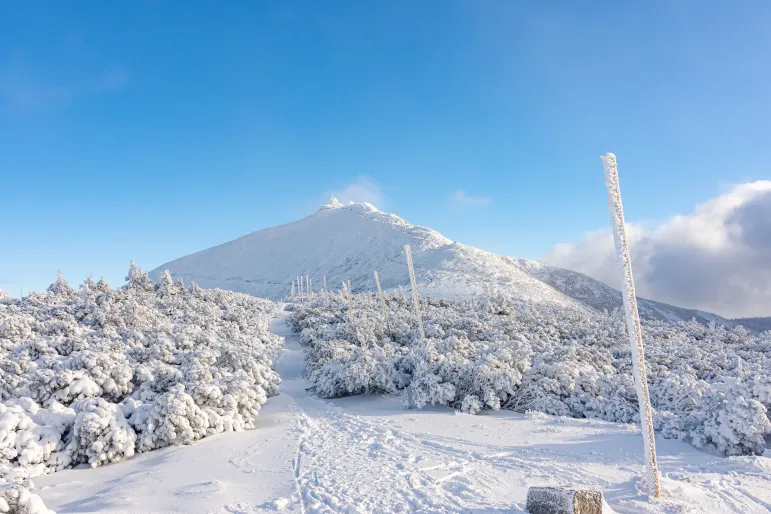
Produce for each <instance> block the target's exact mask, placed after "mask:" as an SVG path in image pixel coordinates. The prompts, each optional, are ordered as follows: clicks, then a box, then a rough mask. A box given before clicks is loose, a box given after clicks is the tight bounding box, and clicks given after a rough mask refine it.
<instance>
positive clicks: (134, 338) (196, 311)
mask: <svg viewBox="0 0 771 514" xmlns="http://www.w3.org/2000/svg"><path fill="white" fill-rule="evenodd" d="M127 280H128V283H127V284H126V286H125V287H122V288H120V289H112V288H110V286H108V285H107V284H106V283H104V281H99V283H94V282H93V281H92V280H91V279H89V280H87V281H86V282H85V283H84V284H83V285H82V286H81V287H80V289H79V290H77V291H76V290H74V289H72V288H70V287H69V285H68V284H67V282H66V281H65V280H64V279H63V278H62V277H61V275H60V276H59V278H58V279H57V281H56V282H55V283H54V284H53V285H52V286H51V287H50V288H49V289H48V291H47V292H46V293H43V294H34V293H33V294H30V295H29V296H28V297H26V298H24V299H22V300H13V299H10V298H7V297H4V298H0V370H2V371H1V372H0V482H2V481H3V480H5V481H10V480H12V479H13V478H14V477H16V476H38V475H42V474H45V473H51V472H54V471H59V470H61V469H65V468H69V467H73V466H76V465H79V464H88V465H90V466H91V467H97V466H101V465H103V464H107V463H110V462H115V461H118V460H121V459H124V458H127V457H131V456H132V455H134V453H135V452H145V451H150V450H153V449H156V448H161V447H164V446H169V445H177V444H189V443H191V442H193V441H196V440H198V439H201V438H203V437H206V436H208V435H212V434H215V433H219V432H227V431H234V430H245V429H251V428H254V423H255V417H256V416H257V413H258V412H259V410H260V406H261V405H262V404H264V403H265V402H266V400H267V398H268V397H269V396H273V395H276V394H277V393H278V384H279V382H280V379H279V377H278V375H277V374H276V373H275V372H274V371H273V370H272V362H271V358H272V357H273V356H274V355H275V354H276V353H277V352H278V350H279V348H280V347H281V345H282V344H283V340H282V339H281V338H280V337H278V336H275V335H272V334H270V333H269V324H270V319H271V317H272V316H273V315H275V314H276V313H277V310H278V307H277V306H276V305H275V304H272V303H270V302H267V301H265V300H261V299H257V298H253V297H251V296H248V295H244V294H239V293H233V292H229V291H221V290H204V289H201V288H200V287H198V286H197V285H196V284H191V285H190V287H185V286H184V284H183V283H182V282H181V281H178V282H176V283H173V282H172V280H171V276H170V275H169V274H168V273H167V274H164V275H162V277H161V280H160V283H158V284H153V283H152V282H151V281H150V279H149V277H148V275H147V274H146V273H145V272H144V271H142V270H141V269H139V268H137V267H136V266H134V265H133V263H132V266H131V269H130V270H129V275H128V277H127ZM20 474H21V475H20ZM25 512H26V511H25Z"/></svg>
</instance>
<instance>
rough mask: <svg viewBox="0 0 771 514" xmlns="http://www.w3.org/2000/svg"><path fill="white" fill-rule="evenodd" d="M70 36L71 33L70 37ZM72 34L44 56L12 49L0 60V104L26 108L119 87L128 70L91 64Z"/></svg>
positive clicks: (39, 107)
mask: <svg viewBox="0 0 771 514" xmlns="http://www.w3.org/2000/svg"><path fill="white" fill-rule="evenodd" d="M72 37H74V36H72ZM72 37H70V38H69V39H67V41H65V42H63V43H62V46H63V47H65V49H69V50H72V48H74V47H77V49H78V51H77V52H74V51H61V52H57V51H56V50H55V49H51V52H50V53H47V54H46V55H45V56H38V57H30V56H29V55H27V54H26V53H25V52H24V50H23V49H16V50H14V51H13V52H11V54H10V55H8V56H7V59H6V62H0V103H4V104H6V105H8V106H10V107H12V108H14V109H17V110H21V111H26V110H35V109H41V108H44V107H48V106H55V105H61V104H67V103H70V102H73V101H76V100H78V99H81V98H83V97H87V96H89V95H93V94H100V93H107V92H114V91H118V90H121V89H123V88H124V87H125V86H126V84H127V83H128V81H129V77H130V75H129V73H128V71H126V70H125V69H123V68H121V67H119V66H104V65H96V66H94V64H93V59H92V58H91V57H84V55H85V54H86V50H85V45H84V44H83V42H82V40H79V42H78V43H77V44H75V43H73V40H72Z"/></svg>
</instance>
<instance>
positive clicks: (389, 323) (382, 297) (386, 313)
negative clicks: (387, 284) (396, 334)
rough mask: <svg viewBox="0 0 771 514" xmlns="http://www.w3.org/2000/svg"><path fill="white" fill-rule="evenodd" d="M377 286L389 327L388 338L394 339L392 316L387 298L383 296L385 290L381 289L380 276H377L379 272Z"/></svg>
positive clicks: (376, 277) (376, 280) (376, 279)
mask: <svg viewBox="0 0 771 514" xmlns="http://www.w3.org/2000/svg"><path fill="white" fill-rule="evenodd" d="M375 285H376V286H377V296H378V298H379V299H380V302H381V303H382V304H383V314H384V315H385V319H386V326H387V327H388V337H391V338H393V334H391V316H390V314H389V313H388V305H387V304H386V300H385V296H384V295H383V289H382V288H381V287H380V276H379V275H378V274H377V271H376V272H375Z"/></svg>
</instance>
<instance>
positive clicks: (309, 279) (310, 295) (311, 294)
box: [308, 277, 313, 300]
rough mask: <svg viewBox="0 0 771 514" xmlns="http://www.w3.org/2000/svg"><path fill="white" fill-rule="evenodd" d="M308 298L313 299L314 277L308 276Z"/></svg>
mask: <svg viewBox="0 0 771 514" xmlns="http://www.w3.org/2000/svg"><path fill="white" fill-rule="evenodd" d="M308 298H310V299H311V300H312V299H313V279H312V278H310V277H309V278H308Z"/></svg>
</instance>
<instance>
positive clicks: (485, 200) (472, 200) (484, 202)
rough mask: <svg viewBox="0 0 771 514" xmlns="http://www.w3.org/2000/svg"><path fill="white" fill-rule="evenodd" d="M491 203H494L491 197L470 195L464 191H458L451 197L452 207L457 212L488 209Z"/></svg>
mask: <svg viewBox="0 0 771 514" xmlns="http://www.w3.org/2000/svg"><path fill="white" fill-rule="evenodd" d="M490 203H492V198H490V197H489V196H476V195H470V194H468V193H466V192H465V191H463V190H462V189H458V190H457V191H455V193H453V195H452V196H451V197H450V207H452V208H453V209H456V210H463V209H471V208H473V207H487V206H488V205H490Z"/></svg>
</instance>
